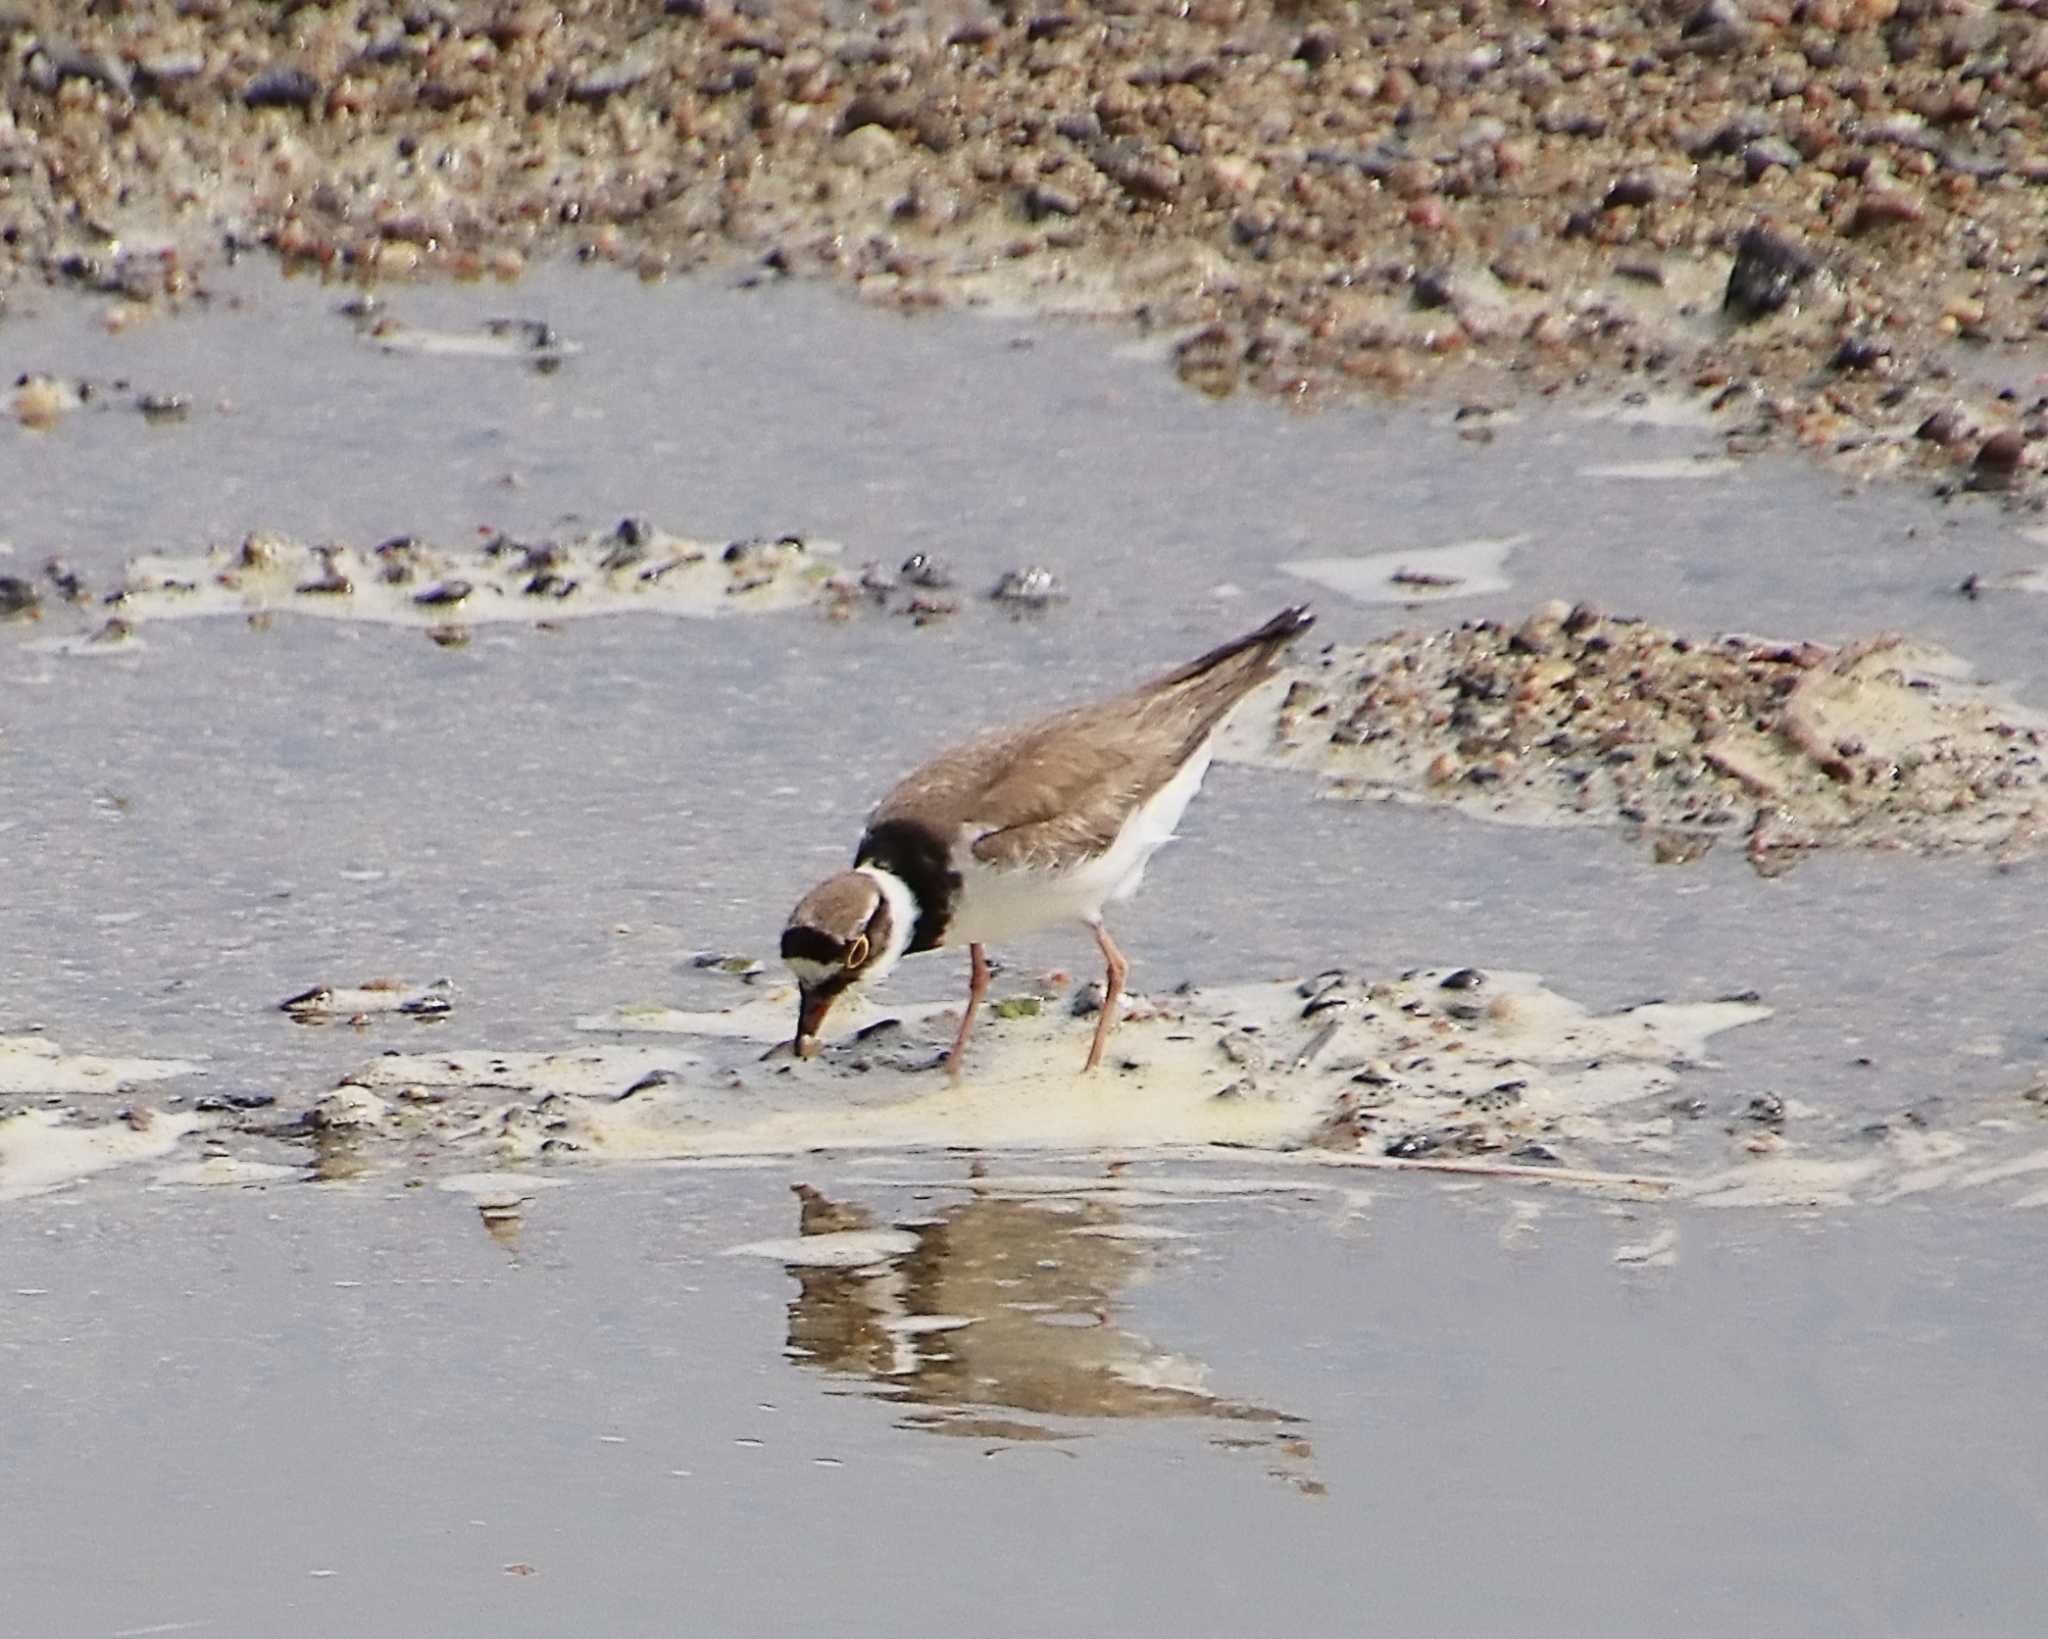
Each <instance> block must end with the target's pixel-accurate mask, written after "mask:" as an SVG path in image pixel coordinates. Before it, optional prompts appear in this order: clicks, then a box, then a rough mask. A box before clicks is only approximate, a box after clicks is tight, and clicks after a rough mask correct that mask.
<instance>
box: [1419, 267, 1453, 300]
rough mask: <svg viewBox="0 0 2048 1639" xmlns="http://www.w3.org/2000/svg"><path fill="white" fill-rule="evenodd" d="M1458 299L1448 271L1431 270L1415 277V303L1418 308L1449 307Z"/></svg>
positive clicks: (1440, 269)
mask: <svg viewBox="0 0 2048 1639" xmlns="http://www.w3.org/2000/svg"><path fill="white" fill-rule="evenodd" d="M1456 298H1457V292H1456V291H1455V290H1453V289H1452V288H1451V276H1450V274H1449V273H1448V272H1447V271H1446V270H1444V269H1442V268H1429V269H1427V270H1425V271H1424V272H1421V273H1418V274H1416V275H1415V286H1414V301H1415V305H1416V306H1417V307H1420V308H1424V309H1428V308H1434V307H1449V306H1450V305H1451V303H1452V302H1453V301H1454V300H1456Z"/></svg>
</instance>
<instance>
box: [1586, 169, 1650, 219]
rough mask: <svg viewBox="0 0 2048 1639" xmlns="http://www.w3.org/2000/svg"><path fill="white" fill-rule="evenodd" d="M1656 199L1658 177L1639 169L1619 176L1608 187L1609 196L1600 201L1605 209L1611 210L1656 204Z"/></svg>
mask: <svg viewBox="0 0 2048 1639" xmlns="http://www.w3.org/2000/svg"><path fill="white" fill-rule="evenodd" d="M1656 199H1657V179H1656V178H1655V177H1654V176H1651V175H1649V174H1648V173H1647V172H1642V171H1637V172H1633V173H1631V174H1630V175H1628V176H1623V177H1617V178H1616V179H1615V180H1614V182H1613V183H1612V184H1611V185H1610V186H1609V187H1608V190H1607V197H1606V198H1605V199H1603V200H1601V201H1600V205H1601V208H1602V209H1603V210H1610V211H1611V210H1620V209H1624V208H1627V207H1631V206H1639V205H1650V204H1654V203H1655V202H1656Z"/></svg>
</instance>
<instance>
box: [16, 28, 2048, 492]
mask: <svg viewBox="0 0 2048 1639" xmlns="http://www.w3.org/2000/svg"><path fill="white" fill-rule="evenodd" d="M0 70H4V80H0V83H4V87H5V106H4V117H5V121H6V124H5V127H4V131H0V135H4V138H5V143H6V147H5V153H6V156H7V173H8V189H7V195H6V201H7V209H8V219H7V233H6V236H5V240H4V249H5V255H4V259H0V260H4V265H5V267H6V268H7V269H8V270H10V271H12V272H13V273H14V274H16V275H17V277H20V276H27V277H32V278H41V279H44V280H48V281H53V282H59V283H63V284H66V285H70V286H73V287H76V288H79V289H81V290H84V291H87V292H90V293H92V294H94V295H95V297H96V298H98V299H100V300H103V301H106V302H108V303H110V304H111V309H110V312H111V315H112V318H113V322H116V323H128V322H132V320H133V318H134V316H135V315H136V314H137V313H138V312H144V313H146V312H147V311H148V310H150V309H151V308H153V307H157V306H161V305H176V304H179V303H184V302H187V301H189V300H191V299H192V298H193V296H194V293H195V292H197V291H203V290H204V289H205V288H206V286H207V283H208V280H209V277H210V273H211V270H212V269H213V268H214V267H215V266H217V265H218V262H219V261H220V259H221V258H222V256H223V254H227V255H233V254H237V253H239V252H240V251H241V250H242V249H243V248H245V247H250V246H256V245H261V246H263V247H266V248H268V249H270V250H273V251H275V252H277V253H278V254H281V255H283V256H286V257H289V258H292V259H294V260H296V261H299V262H302V263H304V264H306V265H309V266H316V267H322V268H328V269H332V270H335V271H337V272H345V273H348V274H351V275H355V276H360V277H364V278H384V279H402V278H406V277H410V276H413V275H415V274H419V273H422V272H424V273H430V274H432V273H439V274H455V275H459V276H467V277H472V278H474V277H490V276H498V277H507V276H512V275H515V274H516V273H517V272H518V271H519V270H521V269H522V268H523V267H524V266H525V265H526V263H527V259H528V257H529V256H530V255H533V254H535V253H548V252H552V253H556V254H561V253H565V252H569V251H571V250H573V251H574V252H576V253H577V254H580V255H583V256H587V257H590V258H592V259H603V260H610V261H616V262H619V263H622V264H625V265H628V266H631V267H633V268H635V269H636V270H638V271H639V272H641V273H642V274H643V275H645V276H650V277H659V276H662V275H664V274H666V273H668V272H669V271H671V270H675V269H685V268H702V267H705V266H712V265H730V264H732V263H733V262H735V261H738V262H741V263H743V264H751V265H752V266H753V267H754V268H755V269H757V270H758V275H759V276H760V277H763V278H780V277H783V276H785V275H787V274H790V273H808V274H822V275H826V276H829V277H833V278H836V279H841V280H845V281H847V282H849V283H851V284H852V285H854V286H855V287H857V288H859V289H860V290H861V291H862V292H863V293H864V294H865V295H868V296H869V297H871V298H873V299H876V300H878V301H883V302H888V303H892V304H898V305H903V306H910V307H923V306H929V305H936V304H971V303H990V304H1001V305H1007V306H1009V307H1011V308H1013V309H1015V308H1021V307H1030V308H1036V309H1040V310H1047V309H1063V310H1066V311H1071V312H1077V313H1081V314H1085V315H1089V316H1101V317H1106V318H1113V319H1116V320H1118V321H1120V322H1122V323H1123V324H1125V325H1127V326H1128V325H1137V326H1141V327H1143V328H1144V329H1145V330H1146V331H1148V332H1149V333H1151V334H1152V335H1154V336H1156V337H1157V338H1158V339H1159V341H1160V344H1161V350H1162V351H1164V352H1167V353H1168V354H1169V355H1170V357H1171V359H1172V362H1173V368H1174V371H1175V373H1176V374H1177V375H1178V376H1179V377H1180V378H1182V379H1184V380H1186V381H1187V382H1189V383H1190V384H1191V385H1193V386H1194V387H1196V388H1198V389H1199V390H1202V391H1205V392H1213V393H1228V392H1231V391H1233V390H1235V389H1237V388H1238V387H1239V386H1240V385H1243V386H1247V387H1252V388H1257V389H1261V390H1263V391H1265V392H1267V393H1271V394H1275V395H1279V396H1282V397H1285V398H1288V399H1294V400H1300V399H1304V398H1325V397H1330V396H1333V395H1341V394H1343V393H1346V392H1349V391H1352V390H1355V389H1357V388H1359V387H1361V386H1362V387H1365V388H1367V389H1371V390H1377V389H1383V388H1397V389H1398V388H1402V387H1407V386H1411V385H1413V384H1416V383H1420V382H1435V383H1440V384H1446V385H1455V386H1456V387H1458V388H1459V390H1461V391H1464V392H1466V393H1468V394H1470V395H1474V396H1473V400H1472V401H1473V402H1474V403H1476V404H1477V403H1488V402H1493V401H1497V400H1498V399H1499V398H1501V397H1503V396H1506V397H1511V398H1513V399H1516V400H1521V401H1530V400H1535V401H1538V402H1540V400H1541V399H1542V397H1544V396H1545V395H1548V394H1551V393H1555V392H1557V391H1559V390H1562V389H1569V388H1571V387H1573V386H1575V385H1577V384H1579V383H1581V382H1583V381H1584V379H1585V378H1586V375H1587V373H1588V372H1598V373H1607V372H1624V373H1628V374H1631V375H1634V376H1636V377H1638V378H1639V379H1641V380H1644V381H1646V382H1650V383H1654V384H1656V385H1658V386H1660V387H1663V388H1666V389H1673V390H1685V391H1694V392H1698V393H1699V394H1700V395H1701V396H1702V398H1703V400H1707V401H1711V402H1712V403H1713V404H1714V405H1715V406H1716V407H1717V409H1718V411H1719V413H1720V415H1721V418H1722V427H1721V430H1722V434H1723V436H1724V437H1725V438H1726V439H1727V440H1728V441H1729V442H1731V443H1732V444H1734V445H1736V446H1737V447H1752V448H1753V447H1756V446H1758V445H1759V444H1765V443H1779V444H1797V445H1799V446H1800V447H1802V448H1805V449H1808V450H1813V451H1817V452H1818V451H1825V452H1833V453H1835V454H1837V455H1840V456H1842V457H1845V458H1849V459H1853V460H1855V461H1857V462H1859V463H1870V464H1876V465H1894V464H1899V463H1902V462H1911V463H1917V464H1920V465H1922V466H1924V467H1926V468H1928V469H1931V470H1932V471H1933V472H1934V473H1936V474H1938V475H1940V479H1941V481H1942V482H1943V483H1953V484H1959V485H1960V484H1971V485H1975V486H1979V487H1982V488H1986V489H1992V490H1999V491H2018V492H2021V493H2026V492H2029V491H2037V490H2038V485H2039V483H2040V480H2041V460H2042V446H2043V441H2044V436H2048V420H2044V413H2043V412H2044V403H2043V399H2042V394H2041V390H2040V384H2039V383H2038V381H2030V380H2029V379H2028V375H2027V372H2026V371H2025V370H2024V369H2023V368H2018V369H2016V368H2015V366H2016V365H2018V363H2019V355H2018V354H2017V352H2016V350H2017V349H2019V348H2021V347H2023V346H2025V345H2026V344H2027V343H2029V342H2036V343H2037V342H2038V341H2039V339H2040V336H2041V334H2042V326H2043V324H2044V322H2048V306H2044V298H2048V268H2044V265H2043V261H2042V250H2041V242H2040V235H2039V223H2040V217H2041V211H2042V200H2043V197H2044V190H2048V146H2044V143H2048V131H2044V120H2048V47H2044V45H2043V36H2042V33H2041V30H2040V27H2039V16H2038V8H2037V7H2036V6H2034V5H2033V4H2031V3H2018V4H2008V5H2001V6H1996V7H1986V8H1979V9H1974V10H1967V11H1955V10H1952V9H1949V8H1941V7H1930V6H1925V5H1919V4H1899V3H1897V0H1823V3H1820V4H1798V5H1790V4H1783V3H1779V0H1751V3H1747V4H1734V3H1723V0H1713V3H1703V4H1659V5H1598V4H1574V5H1570V6H1542V7H1520V8H1516V7H1510V8H1478V9H1476V10H1475V8H1472V7H1469V6H1467V7H1458V6H1451V5H1445V4H1430V3H1415V4H1401V5H1395V6H1375V7H1370V8H1352V7H1344V6H1334V5H1294V4H1282V5H1268V4H1262V3H1240V0H1206V3H1204V4H1200V5H1184V4H1172V5H1167V4H1152V3H1148V4H1138V5H1125V6H1119V7H1117V8H1115V9H1114V10H1112V11H1107V12H1097V11H1094V10H1090V9H1088V8H1069V9H1062V8H1059V7H1048V8H1043V9H1034V8H1030V7H1003V8H996V9H994V10H990V9H987V8H981V7H973V6H965V5H959V4H954V3H951V0H935V3H931V4H925V5H911V6H900V7H899V6H889V7H885V8H880V9H874V10H847V9H846V8H841V7H835V6H829V5H816V4H805V5H797V6H776V7H767V6H760V5H752V4H739V5H728V4H726V3H725V0H705V3H702V4H699V3H696V0H689V3H678V4H673V5H665V6H652V5H649V6H626V7H621V6H614V5H610V4H605V3H599V0H587V3H579V4H564V5H533V4H508V5H479V6H473V7H454V6H448V7H434V6H428V7H421V6H417V5H401V4H396V3H389V4H386V3H379V4H368V5H361V6H356V7H353V8H349V9H347V10H345V11H330V10H323V9H320V8H314V7H290V8H284V9H279V8H276V7H270V6H264V5H260V4H255V3H253V0H242V3H236V0H208V3H207V4H204V5H201V6H197V7H195V6H193V5H191V4H189V3H185V0H178V3H173V0H154V3H150V4H138V5H132V6H126V7H123V8H121V9H120V10H119V11H118V12H115V13H110V14H107V15H105V16H102V15H101V14H99V13H98V12H87V13H80V12H79V11H78V10H77V8H75V7H67V6H64V5H62V4H60V3H59V0H33V3H29V4H25V5H22V6H18V7H16V8H13V9H12V10H10V12H9V13H8V14H7V16H6V18H5V19H4V24H0Z"/></svg>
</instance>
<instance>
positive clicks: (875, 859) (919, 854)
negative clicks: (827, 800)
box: [853, 819, 960, 951]
mask: <svg viewBox="0 0 2048 1639" xmlns="http://www.w3.org/2000/svg"><path fill="white" fill-rule="evenodd" d="M853 862H854V864H855V865H856V866H859V865H878V866H880V867H881V868H882V869H883V870H885V871H889V872H892V873H893V874H894V875H896V876H898V877H900V878H902V880H903V885H904V886H905V887H906V888H908V889H909V890H910V892H911V896H912V897H913V898H914V899H916V901H917V921H916V923H915V924H914V925H913V926H912V928H911V930H910V945H909V947H908V948H909V949H910V950H914V951H915V950H934V949H936V948H937V947H938V946H940V945H942V944H944V943H945V939H946V928H947V925H948V924H949V923H951V921H952V920H953V906H954V905H955V903H956V902H957V901H958V900H959V898H960V873H959V872H958V871H956V870H954V869H953V860H952V855H951V852H950V850H948V848H947V847H946V843H945V839H944V838H943V837H941V836H940V835H939V834H938V833H937V832H936V831H934V830H932V828H931V827H930V826H928V825H920V824H919V823H918V822H917V821H916V820H907V819H893V820H884V821H882V823H881V824H880V825H877V826H875V827H873V828H872V829H871V830H869V832H868V834H867V835H866V836H864V837H862V838H861V839H860V852H859V853H857V854H855V855H854V857H853Z"/></svg>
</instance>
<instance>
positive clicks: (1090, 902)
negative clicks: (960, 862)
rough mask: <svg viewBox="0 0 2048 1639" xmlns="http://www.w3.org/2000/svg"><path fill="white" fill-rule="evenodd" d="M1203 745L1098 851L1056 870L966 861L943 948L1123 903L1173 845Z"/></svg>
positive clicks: (1199, 772)
mask: <svg viewBox="0 0 2048 1639" xmlns="http://www.w3.org/2000/svg"><path fill="white" fill-rule="evenodd" d="M1209 755H1210V747H1209V746H1208V745H1207V744H1205V745H1203V747H1202V748H1201V750H1199V751H1197V752H1196V753H1195V754H1194V756H1193V757H1191V758H1189V759H1188V761H1187V763H1186V765H1185V766H1183V767H1182V769H1181V771H1180V772H1179V773H1178V774H1176V775H1174V777H1173V778H1172V779H1170V780H1168V781H1167V782H1166V784H1164V785H1163V786H1161V787H1160V788H1159V789H1158V790H1157V791H1155V792H1153V794H1152V795H1151V797H1150V798H1148V799H1147V800H1146V801H1145V802H1143V803H1142V804H1140V805H1139V806H1138V808H1137V809H1135V810H1134V811H1133V812H1132V814H1131V817H1130V818H1129V819H1128V820H1126V821H1125V822H1124V828H1123V829H1122V830H1121V831H1119V832H1118V833H1117V837H1116V841H1115V842H1114V843H1112V844H1111V845H1110V847H1109V850H1108V851H1107V852H1106V853H1101V854H1098V855H1096V856H1095V857H1094V858H1093V859H1089V860H1084V861H1083V862H1082V863H1081V864H1079V865H1077V866H1073V867H1071V868H1069V869H1067V870H1064V871H1055V870H997V869H994V868H992V867H990V866H987V865H983V864H981V863H980V862H979V861H978V860H975V859H974V858H972V857H971V856H970V857H969V859H968V861H967V864H966V867H965V869H964V870H963V871H962V872H961V891H960V898H959V900H958V902H957V903H956V905H955V907H954V912H953V919H952V921H951V923H950V924H949V925H948V926H947V928H946V943H947V944H949V945H991V944H996V943H998V942H1000V941H1002V940H1006V939H1013V938H1016V937H1018V936H1019V935H1021V934H1026V933H1036V932H1037V931H1038V930H1039V929H1041V928H1049V927H1055V926H1057V925H1058V924H1060V923H1062V922H1084V923H1088V924H1090V925H1093V924H1094V923H1095V922H1097V921H1099V920H1100V919H1101V917H1102V908H1103V906H1105V905H1107V904H1110V903H1111V902H1113V901H1115V900H1119V899H1128V898H1130V896H1131V895H1132V894H1134V893H1136V892H1137V891H1138V884H1139V883H1140V882H1141V881H1143V880H1144V877H1145V866H1146V865H1147V864H1148V863H1149V862H1150V861H1151V858H1152V856H1153V855H1154V854H1155V853H1157V852H1158V851H1159V850H1160V849H1161V848H1162V847H1164V846H1165V845H1166V844H1167V843H1169V842H1171V841H1172V840H1173V832H1174V827H1175V826H1177V825H1179V824H1180V817H1181V815H1182V814H1184V813H1186V812H1187V807H1188V804H1189V803H1191V802H1193V801H1194V799H1195V793H1196V792H1197V791H1199V790H1200V789H1201V788H1202V776H1203V775H1205V774H1206V773H1208V772H1209Z"/></svg>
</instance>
